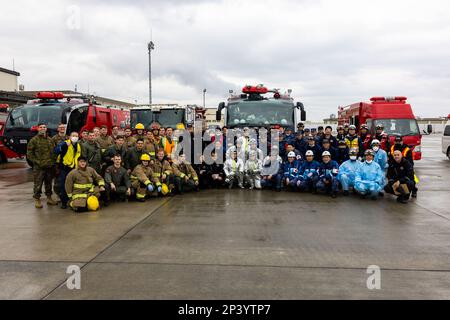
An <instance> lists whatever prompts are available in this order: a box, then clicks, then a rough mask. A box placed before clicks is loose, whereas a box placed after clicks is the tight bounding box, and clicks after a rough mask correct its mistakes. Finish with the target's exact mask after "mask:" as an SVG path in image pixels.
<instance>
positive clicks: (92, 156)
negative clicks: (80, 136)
mask: <svg viewBox="0 0 450 320" xmlns="http://www.w3.org/2000/svg"><path fill="white" fill-rule="evenodd" d="M81 155H82V156H83V157H84V158H86V159H87V162H88V166H89V167H91V168H93V169H94V170H95V171H97V173H98V174H101V172H102V149H101V148H100V145H99V144H98V142H97V141H96V139H95V133H94V132H93V131H91V132H89V135H88V140H87V141H86V142H84V143H82V144H81Z"/></svg>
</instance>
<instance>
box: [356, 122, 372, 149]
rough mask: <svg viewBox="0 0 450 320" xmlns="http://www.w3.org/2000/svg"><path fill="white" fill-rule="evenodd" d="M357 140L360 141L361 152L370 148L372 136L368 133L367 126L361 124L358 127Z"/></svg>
mask: <svg viewBox="0 0 450 320" xmlns="http://www.w3.org/2000/svg"><path fill="white" fill-rule="evenodd" d="M359 139H361V143H362V147H363V150H364V151H366V150H367V149H370V147H371V140H372V135H371V134H370V133H369V127H368V126H367V124H365V123H364V124H362V125H361V126H360V127H359Z"/></svg>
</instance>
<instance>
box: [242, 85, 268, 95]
mask: <svg viewBox="0 0 450 320" xmlns="http://www.w3.org/2000/svg"><path fill="white" fill-rule="evenodd" d="M267 92H269V90H268V89H267V88H266V87H264V86H262V85H259V86H245V87H243V88H242V93H247V94H254V93H259V94H265V93H267Z"/></svg>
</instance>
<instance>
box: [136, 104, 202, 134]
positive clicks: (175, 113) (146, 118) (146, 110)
mask: <svg viewBox="0 0 450 320" xmlns="http://www.w3.org/2000/svg"><path fill="white" fill-rule="evenodd" d="M197 110H198V107H197V106H195V105H187V106H180V105H178V104H151V105H139V106H137V107H134V108H132V109H131V110H130V114H131V127H132V128H134V127H135V126H136V124H138V123H142V124H143V125H144V126H145V128H149V127H150V125H151V124H152V123H153V122H158V123H159V124H160V125H161V126H162V127H164V128H167V127H172V128H174V129H175V128H176V126H177V124H179V123H182V124H183V125H184V126H185V127H186V125H188V124H193V123H194V121H195V119H196V113H197Z"/></svg>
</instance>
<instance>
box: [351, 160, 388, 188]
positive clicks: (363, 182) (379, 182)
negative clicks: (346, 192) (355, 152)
mask: <svg viewBox="0 0 450 320" xmlns="http://www.w3.org/2000/svg"><path fill="white" fill-rule="evenodd" d="M384 181H385V177H384V170H381V168H380V165H379V164H378V163H376V162H375V161H372V162H371V163H367V161H365V162H363V163H362V166H361V167H360V168H359V169H358V171H357V172H356V178H355V189H356V191H358V192H359V193H361V194H362V195H370V196H372V197H376V196H377V195H378V193H379V192H380V191H382V190H383V188H384Z"/></svg>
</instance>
